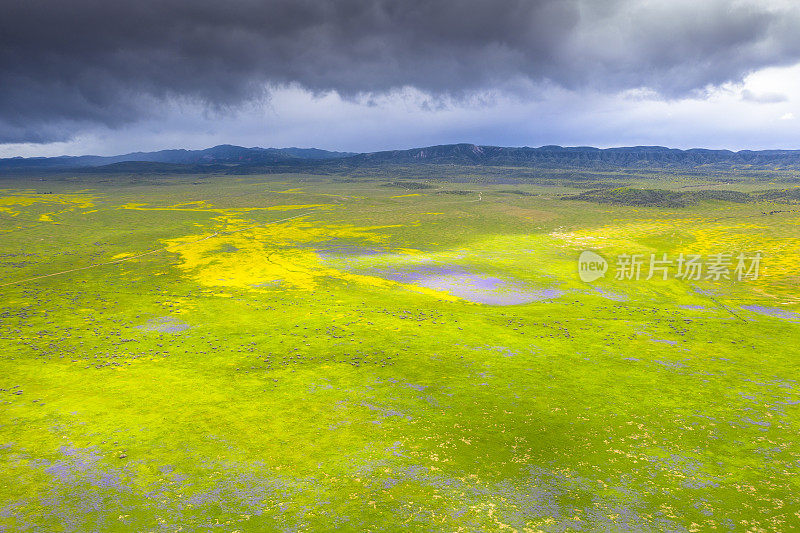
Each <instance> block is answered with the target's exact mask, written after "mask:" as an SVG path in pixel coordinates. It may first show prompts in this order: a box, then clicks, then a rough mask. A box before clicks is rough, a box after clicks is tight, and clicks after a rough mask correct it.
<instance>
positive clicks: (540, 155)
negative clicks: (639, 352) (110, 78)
mask: <svg viewBox="0 0 800 533" xmlns="http://www.w3.org/2000/svg"><path fill="white" fill-rule="evenodd" d="M120 163H126V165H122V166H120V165H119V164H120ZM145 163H150V165H147V164H145ZM153 163H160V164H164V165H166V166H164V167H157V166H154V165H152V164H153ZM417 164H432V165H442V164H445V165H481V166H489V167H491V166H520V167H542V168H587V169H588V168H595V169H597V168H698V167H703V168H714V169H733V168H748V169H773V170H774V169H800V150H740V151H732V150H712V149H706V148H691V149H687V150H682V149H678V148H667V147H663V146H630V147H614V148H596V147H592V146H572V147H564V146H558V145H546V146H540V147H527V146H523V147H502V146H490V145H476V144H470V143H458V144H443V145H434V146H426V147H420V148H411V149H406V150H384V151H378V152H365V153H353V152H332V151H327V150H320V149H317V148H259V147H252V148H245V147H241V146H235V145H230V144H223V145H218V146H214V147H211V148H206V149H204V150H187V149H170V150H160V151H156V152H133V153H129V154H123V155H117V156H91V155H85V156H59V157H49V158H48V157H39V158H19V157H16V158H6V159H0V172H6V173H9V172H14V171H23V172H24V171H47V170H52V171H67V170H72V171H78V172H92V173H94V172H102V171H103V169H104V168H105V167H109V169H108V170H109V171H113V170H118V169H119V168H125V169H127V170H128V171H131V172H135V171H136V168H138V167H140V170H141V171H142V172H145V171H147V170H148V169H150V170H152V169H155V168H163V169H165V171H166V170H167V169H168V170H169V171H170V172H178V173H179V172H181V170H182V169H183V170H184V171H185V172H203V171H209V172H221V171H225V170H226V169H229V170H230V171H242V172H247V173H253V172H258V171H265V172H270V171H273V172H274V171H276V170H287V171H293V170H314V169H317V170H323V171H337V170H345V169H348V168H359V167H374V166H385V165H417ZM137 165H138V167H137Z"/></svg>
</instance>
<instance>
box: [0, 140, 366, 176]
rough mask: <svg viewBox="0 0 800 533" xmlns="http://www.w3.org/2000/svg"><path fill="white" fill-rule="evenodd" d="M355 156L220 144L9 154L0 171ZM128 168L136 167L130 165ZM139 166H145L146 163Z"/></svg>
mask: <svg viewBox="0 0 800 533" xmlns="http://www.w3.org/2000/svg"><path fill="white" fill-rule="evenodd" d="M352 155H355V154H353V153H350V152H329V151H327V150H319V149H317V148H243V147H241V146H233V145H230V144H223V145H219V146H214V147H213V148H206V149H205V150H182V149H181V150H161V151H158V152H134V153H130V154H123V155H115V156H95V155H84V156H77V157H73V156H61V157H30V158H22V157H13V158H8V159H0V171H3V170H5V171H15V170H28V169H30V170H48V169H53V170H55V169H82V168H90V167H103V166H107V165H116V164H118V163H130V162H146V163H167V164H171V165H270V164H275V163H287V162H298V161H316V160H331V159H337V158H341V157H348V156H352ZM130 167H131V168H139V167H137V166H136V165H130ZM141 168H144V169H146V168H147V165H142V166H141Z"/></svg>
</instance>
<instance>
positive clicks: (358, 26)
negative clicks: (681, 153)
mask: <svg viewBox="0 0 800 533" xmlns="http://www.w3.org/2000/svg"><path fill="white" fill-rule="evenodd" d="M3 4H4V5H3V8H2V13H3V15H2V17H0V142H23V141H28V142H46V141H52V140H61V139H67V138H70V137H71V136H72V135H73V134H74V133H75V132H76V131H81V130H82V129H90V128H91V127H92V125H94V124H100V125H103V126H109V127H117V126H120V125H123V124H126V123H130V122H134V121H138V120H141V119H143V118H149V117H152V116H154V114H155V115H157V114H158V113H159V112H160V111H159V109H160V107H161V106H163V105H165V102H169V103H171V104H169V105H175V103H176V102H178V103H179V102H180V101H181V100H182V99H186V100H187V101H193V102H198V101H199V102H203V103H204V105H206V106H208V107H209V108H212V109H216V110H225V109H226V107H229V106H237V105H239V104H241V103H242V102H246V101H248V100H251V99H253V98H258V97H262V96H264V95H265V91H267V87H269V86H270V85H273V86H274V85H282V84H288V83H297V84H300V85H301V86H303V87H305V88H308V89H309V90H312V91H318V92H323V91H329V90H334V91H337V92H339V93H340V94H342V95H345V96H347V95H350V96H353V95H356V94H360V93H365V92H372V93H381V92H385V91H389V90H392V89H395V88H399V87H403V86H413V87H416V88H418V89H421V90H423V91H426V92H429V93H431V94H433V95H444V94H446V95H450V96H456V97H458V96H459V95H464V94H468V93H469V92H470V91H473V90H480V89H487V88H489V89H491V88H498V87H499V88H508V87H511V86H514V84H516V83H519V82H520V81H522V82H533V83H548V84H554V85H557V86H562V87H565V88H568V89H581V88H591V89H592V90H595V91H601V92H602V91H611V92H613V91H616V90H620V89H626V88H634V87H648V88H651V89H653V90H656V91H658V92H659V93H661V94H663V95H665V96H679V95H684V94H687V93H690V92H692V91H695V90H698V89H702V88H703V87H705V86H707V85H709V84H719V83H722V82H725V81H731V80H733V81H736V80H739V79H741V78H742V77H743V76H744V75H746V74H747V73H748V72H751V71H752V70H754V69H758V68H761V67H764V66H769V65H785V64H790V63H794V62H797V61H798V60H800V32H798V31H797V29H798V27H800V15H799V14H798V13H799V12H800V10H798V9H797V8H790V7H785V8H778V7H770V6H769V5H768V4H765V3H764V2H758V3H755V2H753V3H747V2H737V1H723V0H704V1H702V2H696V1H695V2H686V1H683V0H675V1H671V2H663V3H659V2H645V1H638V0H608V1H603V0H439V1H436V0H433V1H432V0H341V1H314V0H267V1H257V0H234V1H230V2H219V1H218V0H216V1H213V2H212V1H209V0H137V1H135V2H128V1H126V2H116V1H110V0H73V1H70V2H63V1H57V0H26V1H24V2H23V1H20V0H3Z"/></svg>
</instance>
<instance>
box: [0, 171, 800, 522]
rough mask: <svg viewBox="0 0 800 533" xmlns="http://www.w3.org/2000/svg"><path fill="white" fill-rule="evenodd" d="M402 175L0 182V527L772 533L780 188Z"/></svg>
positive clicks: (776, 515)
mask: <svg viewBox="0 0 800 533" xmlns="http://www.w3.org/2000/svg"><path fill="white" fill-rule="evenodd" d="M401 170H402V169H401ZM401 170H398V169H394V170H391V169H387V170H386V172H383V171H378V170H370V171H364V172H362V173H360V174H353V175H341V174H340V175H328V176H314V175H301V174H294V175H289V174H286V175H268V176H264V175H261V176H207V177H202V178H198V177H187V176H177V177H174V176H172V177H171V176H157V177H153V176H151V177H128V176H111V177H98V176H90V177H85V176H84V177H67V176H61V177H58V178H50V177H48V178H47V179H46V181H39V180H33V179H29V180H14V179H4V180H2V181H0V188H2V190H0V244H2V248H1V249H0V328H1V329H0V531H8V532H12V531H14V532H16V531H81V532H83V531H209V530H214V531H242V532H245V531H256V532H258V531H331V530H341V531H408V530H421V531H509V532H510V531H518V532H536V531H547V532H551V531H552V532H561V531H711V530H718V531H789V530H792V529H795V528H798V527H800V496H798V495H800V480H798V467H799V466H800V448H799V447H798V444H800V438H799V437H798V431H800V389H798V383H797V379H798V376H800V357H798V356H800V342H799V341H800V295H798V291H797V287H798V284H799V283H800V266H798V264H797V262H798V261H800V230H799V229H798V228H799V226H798V223H800V205H798V204H797V200H796V199H793V196H792V195H793V194H794V193H793V192H792V191H791V190H790V189H792V188H793V187H794V186H793V185H792V184H791V182H789V181H785V180H784V181H781V180H783V179H784V177H782V176H778V175H777V174H776V175H774V176H773V175H771V174H769V173H765V175H757V176H750V177H746V178H742V179H720V178H719V177H718V176H715V175H711V174H709V175H708V176H705V177H704V176H703V175H702V174H701V175H698V174H697V173H694V174H693V175H691V176H688V175H687V176H681V175H669V176H665V175H646V174H642V175H622V174H620V175H614V174H609V175H608V176H601V175H597V176H594V177H593V178H592V180H591V183H590V184H589V185H586V186H582V184H581V182H580V180H578V179H577V178H576V177H574V176H573V175H572V174H573V173H570V172H565V173H564V174H563V176H560V177H559V176H555V177H552V176H551V177H550V178H548V179H542V180H536V179H532V178H530V176H523V177H521V178H519V179H515V178H514V175H515V174H514V172H515V170H514V169H496V170H494V171H492V172H494V173H495V174H496V175H497V176H500V177H501V179H487V175H486V174H485V173H484V174H476V173H474V172H472V171H470V170H468V169H462V168H455V169H453V168H450V167H447V168H445V167H443V168H442V169H440V170H437V173H436V174H434V175H431V176H426V174H425V172H426V171H425V170H424V169H423V170H419V171H416V172H411V171H408V172H402V171H401ZM529 178H530V179H529ZM603 187H605V188H603ZM621 187H625V189H621ZM643 187H644V188H648V189H654V190H662V193H658V194H657V193H642V192H641V191H636V189H640V188H643ZM587 189H592V190H594V191H595V192H593V193H592V194H588V195H587V194H586V190H587ZM631 189H634V192H633V193H632V192H631ZM663 189H671V190H672V191H673V192H672V193H669V194H667V193H663ZM614 190H617V192H609V191H614ZM692 190H704V191H708V190H713V191H719V190H726V191H737V192H740V193H746V194H747V199H743V196H744V195H742V197H740V196H739V195H731V194H729V193H723V194H716V193H715V194H708V193H703V194H692V195H688V194H684V193H685V192H686V191H692ZM784 190H789V192H785V193H780V194H777V193H776V192H775V191H784ZM764 191H772V192H769V193H764ZM726 194H727V195H726ZM665 195H666V196H665ZM576 197H578V198H577V199H576ZM567 198H572V199H567ZM663 198H666V199H667V203H664V202H663V201H662V199H663ZM617 199H619V201H617ZM626 204H627V205H626ZM584 250H593V251H595V252H597V253H599V254H601V255H602V256H603V257H605V258H607V259H608V260H609V262H610V263H611V265H610V270H609V272H608V274H607V275H606V276H605V277H604V278H601V279H599V280H597V281H595V282H592V283H584V282H582V281H581V280H580V279H579V278H578V266H577V260H578V256H579V254H580V253H581V252H582V251H584ZM729 252H730V253H732V254H734V255H736V254H739V253H744V254H746V255H750V254H753V253H755V252H761V253H762V254H763V263H762V271H761V275H760V276H759V277H758V279H752V280H743V281H738V280H735V279H733V280H726V279H720V280H714V279H704V278H703V279H700V280H685V279H676V278H674V277H670V278H669V279H667V280H662V279H660V277H658V276H657V277H655V278H653V279H650V280H646V279H644V278H645V277H646V276H644V275H643V276H642V279H639V280H635V279H622V280H617V279H615V277H614V272H613V269H614V264H613V258H614V257H616V256H617V255H619V254H643V255H644V256H645V257H647V258H649V256H650V254H652V253H655V254H658V255H659V256H660V255H661V254H664V253H666V254H669V255H670V256H671V257H677V256H678V255H679V254H680V253H685V254H702V255H703V256H708V255H711V254H716V253H729Z"/></svg>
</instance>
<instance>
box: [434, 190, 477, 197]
mask: <svg viewBox="0 0 800 533" xmlns="http://www.w3.org/2000/svg"><path fill="white" fill-rule="evenodd" d="M474 192H475V191H465V190H461V189H452V190H444V191H436V194H456V195H458V196H466V195H468V194H472V193H474Z"/></svg>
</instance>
